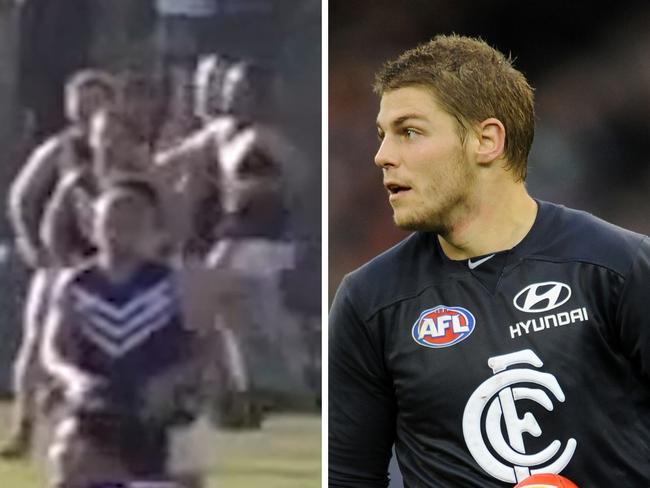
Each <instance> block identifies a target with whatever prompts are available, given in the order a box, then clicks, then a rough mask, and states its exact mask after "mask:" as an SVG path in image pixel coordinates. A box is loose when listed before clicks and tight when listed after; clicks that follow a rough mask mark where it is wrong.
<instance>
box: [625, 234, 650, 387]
mask: <svg viewBox="0 0 650 488" xmlns="http://www.w3.org/2000/svg"><path fill="white" fill-rule="evenodd" d="M649 303H650V239H649V238H647V237H646V238H645V239H643V241H642V242H641V245H640V246H639V249H638V251H637V253H636V256H635V259H634V262H633V264H632V267H631V269H630V271H629V272H628V274H627V276H626V278H625V282H624V284H623V288H622V291H621V294H620V299H619V305H618V312H617V325H618V331H619V339H620V342H621V345H622V346H623V351H624V353H625V354H626V355H627V356H628V357H629V358H630V359H631V360H632V362H633V363H634V365H635V366H636V367H637V368H639V370H640V371H641V373H642V374H643V375H644V377H645V378H646V379H647V380H648V384H649V385H650V314H649V313H648V304H649Z"/></svg>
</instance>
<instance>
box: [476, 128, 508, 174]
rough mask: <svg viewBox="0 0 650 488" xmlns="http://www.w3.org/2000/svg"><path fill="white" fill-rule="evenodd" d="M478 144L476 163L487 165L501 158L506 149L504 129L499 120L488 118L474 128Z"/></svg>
mask: <svg viewBox="0 0 650 488" xmlns="http://www.w3.org/2000/svg"><path fill="white" fill-rule="evenodd" d="M476 136H477V139H478V141H477V142H478V144H477V146H476V161H477V162H478V163H479V164H484V165H489V164H490V163H492V162H493V161H495V160H497V159H499V158H501V157H503V153H504V151H505V147H506V128H505V127H504V126H503V124H502V123H501V121H500V120H499V119H495V118H493V117H492V118H489V119H485V120H484V121H483V122H481V123H479V124H478V125H477V127H476Z"/></svg>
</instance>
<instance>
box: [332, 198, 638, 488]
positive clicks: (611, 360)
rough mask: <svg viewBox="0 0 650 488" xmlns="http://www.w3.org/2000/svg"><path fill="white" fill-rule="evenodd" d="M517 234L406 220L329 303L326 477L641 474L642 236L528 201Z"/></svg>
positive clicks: (453, 481) (425, 482) (343, 481)
mask: <svg viewBox="0 0 650 488" xmlns="http://www.w3.org/2000/svg"><path fill="white" fill-rule="evenodd" d="M538 204H539V211H538V214H537V218H536V220H535V223H534V225H533V227H532V229H531V231H530V232H529V233H528V235H527V236H526V237H525V238H524V239H523V240H522V242H521V243H519V244H518V245H517V246H515V247H514V248H513V249H511V250H508V251H504V252H499V253H496V254H493V255H492V254H490V255H486V256H479V257H475V258H472V259H470V260H463V261H452V260H450V259H448V258H447V257H446V256H445V255H444V253H443V252H442V250H441V248H440V245H439V241H438V238H437V236H436V235H434V234H431V233H415V234H413V235H411V236H410V237H409V238H407V239H406V240H404V241H403V242H401V243H400V244H398V245H397V246H395V247H394V248H392V249H391V250H389V251H387V252H386V253H384V254H382V255H380V256H379V257H377V258H375V259H374V260H372V261H371V262H370V263H368V264H366V265H365V266H363V267H361V268H360V269H358V270H357V271H355V272H353V273H351V274H349V275H348V276H346V278H345V279H344V281H343V282H342V284H341V286H340V288H339V290H338V292H337V295H336V298H335V300H334V304H333V306H332V310H331V314H330V332H329V344H330V352H329V355H330V359H329V398H330V410H329V412H330V419H329V431H330V432H329V449H330V452H329V470H330V471H329V486H330V487H363V488H370V487H385V486H387V485H388V480H387V474H386V472H387V466H388V461H389V458H390V452H391V446H392V445H393V443H394V444H395V448H396V453H397V458H398V462H399V465H400V468H401V471H402V473H403V476H404V483H405V486H406V487H411V488H414V487H441V488H449V487H476V488H479V487H480V488H486V487H499V488H502V487H512V486H514V485H515V484H516V483H517V482H518V481H521V480H522V479H524V478H526V477H527V476H529V475H531V474H535V473H542V472H551V473H561V474H562V475H563V476H566V477H568V478H570V479H571V480H573V481H574V482H575V483H576V484H577V485H578V486H580V487H586V488H598V487H602V488H609V487H613V486H616V487H649V486H650V318H649V317H648V316H646V314H647V313H648V309H647V308H646V307H647V306H648V305H649V304H650V240H649V239H648V238H647V237H645V236H642V235H639V234H635V233H632V232H629V231H626V230H623V229H621V228H618V227H615V226H613V225H610V224H608V223H606V222H603V221H601V220H599V219H597V218H595V217H593V216H591V215H589V214H587V213H584V212H578V211H574V210H570V209H566V208H564V207H561V206H557V205H553V204H550V203H545V202H538Z"/></svg>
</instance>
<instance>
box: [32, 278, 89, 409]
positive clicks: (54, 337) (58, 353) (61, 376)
mask: <svg viewBox="0 0 650 488" xmlns="http://www.w3.org/2000/svg"><path fill="white" fill-rule="evenodd" d="M68 273H70V274H68ZM71 273H73V272H72V271H70V272H66V274H64V275H62V276H61V279H60V281H59V282H58V283H57V287H56V290H55V292H54V297H53V301H52V309H51V312H50V315H49V317H48V320H47V322H46V324H45V330H44V334H43V342H42V343H41V361H42V363H43V366H44V368H45V369H46V371H47V372H48V373H49V374H51V375H52V376H53V377H54V378H55V379H56V380H57V381H58V382H59V384H60V385H61V386H63V389H64V393H65V395H66V397H67V398H68V399H69V400H70V401H72V402H76V401H77V400H78V399H80V398H82V397H83V396H84V394H85V393H86V392H87V391H88V390H89V389H90V388H92V387H93V386H94V385H96V384H97V381H98V380H97V378H95V377H94V376H93V375H91V374H89V373H87V372H85V371H83V370H81V369H80V368H78V367H77V366H75V365H74V363H73V362H72V361H70V360H69V354H71V341H70V339H71V337H72V336H71V328H72V324H73V322H74V321H75V320H76V318H75V312H74V310H73V309H72V306H71V300H70V282H71V279H70V278H71V277H72V276H71Z"/></svg>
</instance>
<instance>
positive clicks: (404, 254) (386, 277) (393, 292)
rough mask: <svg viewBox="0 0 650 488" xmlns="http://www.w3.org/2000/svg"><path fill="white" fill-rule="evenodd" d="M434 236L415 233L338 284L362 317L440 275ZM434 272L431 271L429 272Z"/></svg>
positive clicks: (403, 297)
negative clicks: (437, 269) (437, 270)
mask: <svg viewBox="0 0 650 488" xmlns="http://www.w3.org/2000/svg"><path fill="white" fill-rule="evenodd" d="M433 239H435V235H433V234H430V233H425V232H415V233H413V234H411V235H409V236H408V237H406V238H405V239H403V240H402V241H400V242H399V243H397V244H396V245H395V246H393V247H391V248H390V249H388V250H386V251H384V252H383V253H381V254H379V255H378V256H376V257H375V258H373V259H371V260H370V261H368V262H367V263H365V264H364V265H362V266H361V267H359V268H357V269H356V270H354V271H352V272H351V273H349V274H347V275H346V276H345V278H344V279H343V282H342V283H341V287H340V289H341V293H344V294H346V295H347V296H348V297H349V299H350V300H352V301H353V302H354V304H355V306H356V307H357V309H358V310H357V311H358V313H360V314H361V315H362V316H364V317H365V318H367V317H369V316H371V315H373V314H374V312H376V311H377V310H379V309H380V308H382V307H385V306H388V305H390V304H392V303H397V302H400V301H402V300H405V299H408V298H409V297H412V296H414V295H416V294H417V293H418V292H419V291H420V290H421V289H422V288H424V287H427V286H430V285H432V284H434V282H435V281H436V280H437V279H438V278H439V276H440V275H439V274H438V273H435V270H436V268H437V267H438V266H439V263H438V260H437V259H436V256H437V254H436V252H435V246H434V243H433ZM432 271H433V272H432Z"/></svg>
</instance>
